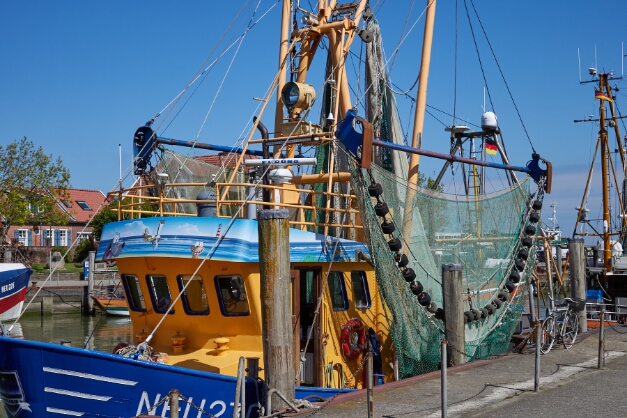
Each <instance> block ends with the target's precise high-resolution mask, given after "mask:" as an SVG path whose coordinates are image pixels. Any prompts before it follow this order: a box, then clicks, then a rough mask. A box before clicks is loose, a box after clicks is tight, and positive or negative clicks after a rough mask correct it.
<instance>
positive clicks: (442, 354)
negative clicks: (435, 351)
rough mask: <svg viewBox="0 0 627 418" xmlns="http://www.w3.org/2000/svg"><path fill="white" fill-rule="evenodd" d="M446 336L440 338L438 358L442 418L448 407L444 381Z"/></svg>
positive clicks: (444, 416)
mask: <svg viewBox="0 0 627 418" xmlns="http://www.w3.org/2000/svg"><path fill="white" fill-rule="evenodd" d="M446 344H447V341H446V338H442V343H441V346H440V358H441V363H442V366H441V367H440V368H441V369H442V377H441V378H440V391H441V398H442V418H446V410H447V408H448V394H447V390H446V385H447V381H446V363H447V359H446V358H447V355H446Z"/></svg>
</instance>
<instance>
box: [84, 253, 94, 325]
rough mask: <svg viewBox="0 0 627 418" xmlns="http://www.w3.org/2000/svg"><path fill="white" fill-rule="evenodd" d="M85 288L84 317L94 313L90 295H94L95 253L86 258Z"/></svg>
mask: <svg viewBox="0 0 627 418" xmlns="http://www.w3.org/2000/svg"><path fill="white" fill-rule="evenodd" d="M87 262H88V264H87V266H88V267H87V268H88V270H87V277H85V280H87V286H85V287H84V289H85V292H84V293H83V301H84V302H85V303H84V304H83V308H84V313H85V315H91V314H93V313H94V300H93V299H92V298H91V295H93V293H94V266H95V265H96V252H95V251H90V252H89V256H88V258H87Z"/></svg>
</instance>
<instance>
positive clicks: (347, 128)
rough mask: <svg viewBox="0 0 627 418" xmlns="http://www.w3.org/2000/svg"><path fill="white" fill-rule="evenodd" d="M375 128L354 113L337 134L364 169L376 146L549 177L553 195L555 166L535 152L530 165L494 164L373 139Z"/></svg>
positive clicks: (547, 182) (537, 177)
mask: <svg viewBox="0 0 627 418" xmlns="http://www.w3.org/2000/svg"><path fill="white" fill-rule="evenodd" d="M355 123H358V124H360V125H361V126H362V132H358V131H357V130H356V129H355V127H354V126H355ZM372 132H373V129H372V125H371V124H370V122H368V121H366V120H365V119H363V118H360V117H359V116H357V114H356V112H355V111H354V110H350V111H348V112H347V114H346V118H345V119H344V120H343V121H342V122H341V123H340V125H339V127H338V130H337V132H336V133H335V135H336V136H337V138H338V139H339V140H340V142H342V143H343V144H344V146H345V147H346V149H347V150H348V151H350V152H352V153H353V154H355V155H359V156H360V161H361V168H366V169H368V168H370V164H371V162H372V147H373V146H375V145H376V146H379V147H384V148H389V149H394V150H397V151H405V152H408V153H410V154H418V155H424V156H426V157H432V158H437V159H440V160H446V161H451V162H460V163H465V164H472V165H478V166H484V167H492V168H497V169H500V170H511V171H519V172H522V173H527V174H529V175H530V176H531V178H532V179H533V180H534V181H535V182H536V183H538V182H539V181H540V180H541V179H542V178H543V177H544V178H545V185H544V190H545V192H546V193H551V179H552V171H553V169H552V165H551V162H550V161H548V160H546V159H544V158H542V157H540V154H536V153H533V154H532V155H531V161H529V162H528V163H527V165H526V166H525V167H521V166H515V165H509V164H501V163H494V162H490V161H483V160H475V159H473V158H465V157H458V156H456V155H453V154H444V153H441V152H435V151H429V150H425V149H420V148H413V147H410V146H407V145H400V144H394V143H391V142H387V141H381V140H378V139H374V138H373V134H372ZM540 161H542V162H543V163H544V164H545V165H546V168H545V169H543V168H542V167H540Z"/></svg>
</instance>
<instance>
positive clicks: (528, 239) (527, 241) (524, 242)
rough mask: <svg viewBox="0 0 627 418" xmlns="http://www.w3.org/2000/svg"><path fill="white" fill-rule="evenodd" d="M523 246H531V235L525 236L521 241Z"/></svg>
mask: <svg viewBox="0 0 627 418" xmlns="http://www.w3.org/2000/svg"><path fill="white" fill-rule="evenodd" d="M521 243H522V245H523V247H527V248H531V246H532V245H533V239H532V238H531V237H526V238H523V239H522V241H521Z"/></svg>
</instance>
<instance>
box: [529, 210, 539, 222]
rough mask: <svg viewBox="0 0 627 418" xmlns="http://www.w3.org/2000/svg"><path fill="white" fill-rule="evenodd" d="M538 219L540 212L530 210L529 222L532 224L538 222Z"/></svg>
mask: <svg viewBox="0 0 627 418" xmlns="http://www.w3.org/2000/svg"><path fill="white" fill-rule="evenodd" d="M539 220H540V214H539V213H538V212H535V211H534V212H531V214H529V222H531V223H532V224H535V223H538V221H539Z"/></svg>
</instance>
